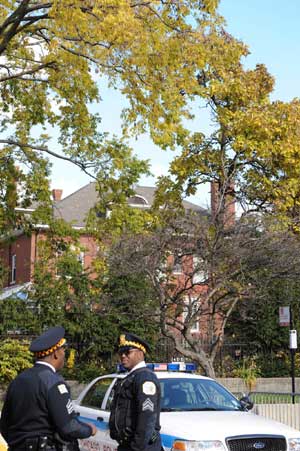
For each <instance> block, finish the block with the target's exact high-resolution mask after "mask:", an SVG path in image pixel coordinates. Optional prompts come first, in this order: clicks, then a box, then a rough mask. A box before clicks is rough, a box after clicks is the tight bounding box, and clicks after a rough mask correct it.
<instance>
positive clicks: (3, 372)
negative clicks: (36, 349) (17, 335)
mask: <svg viewBox="0 0 300 451" xmlns="http://www.w3.org/2000/svg"><path fill="white" fill-rule="evenodd" d="M0 355H1V359H0V385H7V384H9V383H10V382H11V381H12V380H13V379H14V378H15V377H16V376H17V375H18V373H20V372H21V371H23V370H25V369H26V368H30V367H31V366H32V364H33V358H32V354H31V352H30V351H29V344H28V342H26V341H19V340H13V339H7V340H4V341H3V342H2V343H1V344H0Z"/></svg>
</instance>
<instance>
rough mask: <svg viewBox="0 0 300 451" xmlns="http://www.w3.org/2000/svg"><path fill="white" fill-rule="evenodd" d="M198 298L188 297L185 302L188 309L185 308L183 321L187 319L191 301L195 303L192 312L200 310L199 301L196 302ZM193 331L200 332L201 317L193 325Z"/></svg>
mask: <svg viewBox="0 0 300 451" xmlns="http://www.w3.org/2000/svg"><path fill="white" fill-rule="evenodd" d="M195 301H196V299H191V300H190V299H187V300H186V302H185V304H186V309H183V321H185V319H186V317H187V309H188V307H189V303H190V302H192V303H193V307H192V314H194V313H195V311H196V310H198V308H199V301H198V302H195ZM191 332H192V333H194V332H200V324H199V319H198V320H197V321H196V322H195V323H194V325H193V326H192V327H191Z"/></svg>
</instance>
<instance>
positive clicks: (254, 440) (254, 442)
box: [74, 364, 300, 451]
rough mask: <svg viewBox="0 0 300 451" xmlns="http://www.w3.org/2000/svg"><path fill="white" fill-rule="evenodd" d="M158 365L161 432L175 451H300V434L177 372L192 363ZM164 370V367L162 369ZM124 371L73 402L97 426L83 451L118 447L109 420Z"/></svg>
mask: <svg viewBox="0 0 300 451" xmlns="http://www.w3.org/2000/svg"><path fill="white" fill-rule="evenodd" d="M152 365H153V367H154V369H159V370H160V371H158V372H157V377H158V379H159V382H160V386H161V393H162V401H161V436H162V443H163V447H164V449H165V450H172V451H202V450H203V451H260V450H261V451H285V450H287V451H300V432H299V431H297V430H295V429H292V428H290V427H288V426H285V425H284V424H282V423H278V422H275V421H272V420H268V419H266V418H264V417H260V416H258V415H255V414H253V413H251V412H249V411H248V410H247V402H245V401H244V402H243V401H242V400H241V401H239V400H237V399H236V398H235V397H234V396H233V395H232V394H231V393H230V392H229V391H228V390H227V389H225V388H224V387H223V386H222V385H220V384H219V383H218V382H216V381H215V380H213V379H210V378H208V377H204V376H198V375H195V374H191V373H187V372H181V371H174V370H179V369H180V370H189V369H190V370H191V369H192V365H191V364H187V365H185V364H152ZM161 370H164V371H161ZM122 377H124V374H110V375H108V376H102V377H98V378H96V379H95V380H93V381H92V382H91V383H90V384H89V385H88V386H87V387H86V388H85V389H84V390H83V392H82V393H81V394H80V396H79V397H78V399H77V400H76V401H74V404H75V410H76V411H77V412H78V414H79V415H80V419H81V420H83V421H88V422H93V423H95V425H96V426H97V428H98V432H97V434H96V435H95V436H94V437H90V438H88V439H85V440H81V441H80V448H81V450H82V451H115V450H116V448H117V443H116V442H115V441H114V440H112V439H111V438H110V436H109V429H108V419H109V415H110V405H111V400H112V387H113V386H114V384H115V383H116V380H117V379H118V378H122ZM249 407H251V406H250V405H248V408H249Z"/></svg>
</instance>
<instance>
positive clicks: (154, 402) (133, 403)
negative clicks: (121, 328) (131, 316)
mask: <svg viewBox="0 0 300 451" xmlns="http://www.w3.org/2000/svg"><path fill="white" fill-rule="evenodd" d="M147 352H149V345H148V343H147V342H146V341H145V340H143V339H141V338H139V337H138V336H136V335H134V334H130V333H125V334H122V335H121V336H120V340H119V356H120V361H121V364H122V365H123V367H125V369H126V370H128V371H129V372H128V374H127V375H126V377H125V378H124V379H119V380H118V382H117V383H116V385H115V388H114V392H113V400H112V405H111V414H110V418H109V428H110V436H111V438H113V439H115V440H116V441H117V442H118V444H119V446H118V451H160V449H161V437H160V433H159V430H160V422H159V416H160V386H159V382H158V380H157V377H156V375H155V374H154V373H153V372H152V371H151V370H150V369H148V368H147V367H146V364H145V361H144V359H145V354H146V353H147Z"/></svg>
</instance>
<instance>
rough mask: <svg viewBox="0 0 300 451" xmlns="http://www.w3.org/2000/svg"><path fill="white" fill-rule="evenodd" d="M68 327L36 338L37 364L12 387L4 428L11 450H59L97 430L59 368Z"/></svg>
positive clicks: (4, 411)
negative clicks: (82, 415) (81, 415)
mask: <svg viewBox="0 0 300 451" xmlns="http://www.w3.org/2000/svg"><path fill="white" fill-rule="evenodd" d="M64 334H65V330H64V328H63V327H60V326H57V327H52V328H50V329H48V330H47V331H46V332H45V333H43V334H42V335H41V336H39V337H38V338H36V339H35V340H33V341H32V343H31V345H30V348H29V349H30V351H32V352H33V353H34V355H35V358H36V362H35V365H34V366H33V367H32V368H30V369H27V370H25V371H23V372H22V373H21V374H19V375H18V376H17V377H16V379H14V380H13V381H12V382H11V384H10V385H9V387H8V390H7V394H6V398H5V402H4V406H3V409H2V413H1V419H0V431H1V433H2V435H3V437H4V438H5V440H6V441H7V443H8V446H9V450H10V451H58V450H60V449H61V447H62V446H61V443H62V441H61V440H63V441H67V442H70V443H71V442H73V441H74V440H75V439H78V438H87V437H89V436H91V435H95V434H96V427H95V426H94V425H93V424H87V423H83V422H81V421H79V420H78V418H77V417H76V414H75V412H74V408H73V404H72V401H71V399H70V392H69V389H68V387H67V385H66V383H65V381H64V379H63V377H62V376H60V375H59V374H58V373H57V371H59V370H60V369H62V368H63V366H64V360H65V347H66V339H65V338H64Z"/></svg>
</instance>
